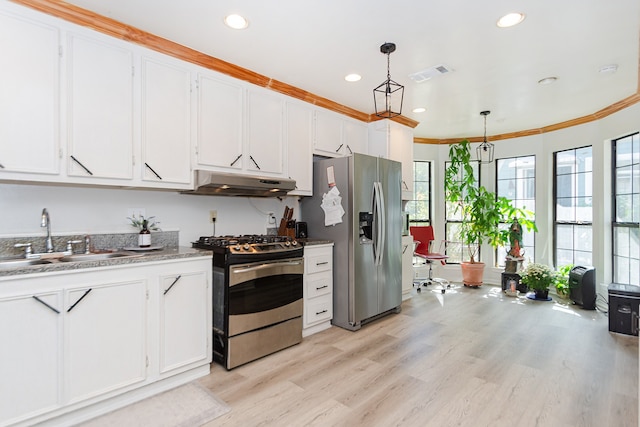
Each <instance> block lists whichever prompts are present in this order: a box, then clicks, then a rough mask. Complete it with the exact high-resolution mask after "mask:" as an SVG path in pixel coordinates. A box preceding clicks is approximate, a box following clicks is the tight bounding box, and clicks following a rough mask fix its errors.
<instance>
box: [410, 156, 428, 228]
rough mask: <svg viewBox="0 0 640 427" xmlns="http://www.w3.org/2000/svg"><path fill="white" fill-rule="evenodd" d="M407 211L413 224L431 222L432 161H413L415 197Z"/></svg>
mask: <svg viewBox="0 0 640 427" xmlns="http://www.w3.org/2000/svg"><path fill="white" fill-rule="evenodd" d="M405 211H406V212H408V213H409V222H410V223H411V225H430V224H431V162H424V161H414V162H413V199H412V200H409V201H408V202H407V204H406V205H405Z"/></svg>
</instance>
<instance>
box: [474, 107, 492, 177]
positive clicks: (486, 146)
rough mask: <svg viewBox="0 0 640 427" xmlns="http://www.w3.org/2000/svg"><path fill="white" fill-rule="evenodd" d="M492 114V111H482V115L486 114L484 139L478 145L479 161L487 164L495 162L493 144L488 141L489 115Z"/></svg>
mask: <svg viewBox="0 0 640 427" xmlns="http://www.w3.org/2000/svg"><path fill="white" fill-rule="evenodd" d="M489 114H491V111H489V110H486V111H481V112H480V115H481V116H484V140H483V141H482V144H480V145H478V147H476V155H477V157H478V162H480V163H481V164H487V163H491V162H493V144H492V143H490V142H487V116H488V115H489Z"/></svg>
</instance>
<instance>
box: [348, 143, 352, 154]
mask: <svg viewBox="0 0 640 427" xmlns="http://www.w3.org/2000/svg"><path fill="white" fill-rule="evenodd" d="M347 150H349V154H353V151H351V147H349V144H347Z"/></svg>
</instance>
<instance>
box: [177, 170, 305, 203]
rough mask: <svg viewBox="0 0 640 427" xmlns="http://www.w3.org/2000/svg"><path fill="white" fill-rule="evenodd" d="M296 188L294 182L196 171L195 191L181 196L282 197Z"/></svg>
mask: <svg viewBox="0 0 640 427" xmlns="http://www.w3.org/2000/svg"><path fill="white" fill-rule="evenodd" d="M295 188H296V181H295V180H293V179H287V178H270V177H262V176H249V175H239V174H231V173H220V172H210V171H202V170H198V171H196V189H195V190H192V191H183V192H182V193H183V194H196V195H205V196H245V197H284V196H286V195H287V193H288V192H289V191H292V190H294V189H295Z"/></svg>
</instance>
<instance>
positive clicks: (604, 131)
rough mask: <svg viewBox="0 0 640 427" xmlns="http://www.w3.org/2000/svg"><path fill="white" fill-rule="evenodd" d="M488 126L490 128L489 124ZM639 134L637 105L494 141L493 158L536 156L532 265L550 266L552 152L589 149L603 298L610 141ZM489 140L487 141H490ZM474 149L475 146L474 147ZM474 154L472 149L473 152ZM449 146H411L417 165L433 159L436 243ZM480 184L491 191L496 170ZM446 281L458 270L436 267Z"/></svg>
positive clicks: (487, 252)
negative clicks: (559, 127)
mask: <svg viewBox="0 0 640 427" xmlns="http://www.w3.org/2000/svg"><path fill="white" fill-rule="evenodd" d="M489 127H490V125H489ZM638 130H640V105H638V104H636V105H633V106H631V107H628V108H626V109H624V110H622V111H619V112H617V113H615V114H612V115H611V116H608V117H605V118H604V119H601V120H599V121H595V122H590V123H586V124H583V125H579V126H573V127H570V128H566V129H562V130H558V131H555V132H549V133H544V134H539V135H533V136H527V137H522V138H513V139H509V140H502V141H495V142H494V144H495V158H496V159H499V158H506V157H513V156H526V155H532V154H533V155H535V156H536V224H537V226H538V233H537V234H536V241H535V243H536V253H535V258H536V262H540V263H544V264H548V265H553V153H554V152H555V151H560V150H565V149H569V148H576V147H583V146H587V145H591V146H592V147H593V162H594V163H593V264H594V267H596V276H597V281H598V283H600V284H601V285H602V286H601V287H600V289H599V290H598V291H599V292H601V293H606V292H607V291H606V285H608V284H609V283H611V278H612V260H611V251H612V239H611V209H612V206H611V140H612V139H616V138H618V137H621V136H624V135H628V134H630V133H633V132H637V131H638ZM490 139H491V138H489V140H490ZM474 147H475V146H474ZM472 149H473V150H475V148H472ZM448 150H449V148H448V146H437V145H426V144H414V148H413V153H414V159H415V160H431V161H432V162H433V163H432V168H433V180H434V182H433V183H432V191H433V203H434V205H433V207H432V210H433V225H434V227H435V230H434V231H435V233H436V239H440V238H444V195H443V179H444V170H443V168H444V162H445V161H446V160H447V159H448ZM481 174H482V178H481V180H482V184H483V185H484V186H485V187H487V188H488V189H490V190H494V187H495V165H494V164H491V165H486V166H483V168H482V170H481ZM482 254H483V261H485V262H486V263H487V264H488V265H493V256H494V255H493V254H494V252H493V250H491V248H483V250H482ZM437 268H438V269H439V271H438V272H437V273H438V274H440V275H441V277H445V278H447V279H449V280H455V281H459V280H460V279H461V276H460V271H459V267H457V266H445V267H437ZM500 271H501V270H500V269H494V268H488V269H486V270H485V281H486V282H487V283H500Z"/></svg>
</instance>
